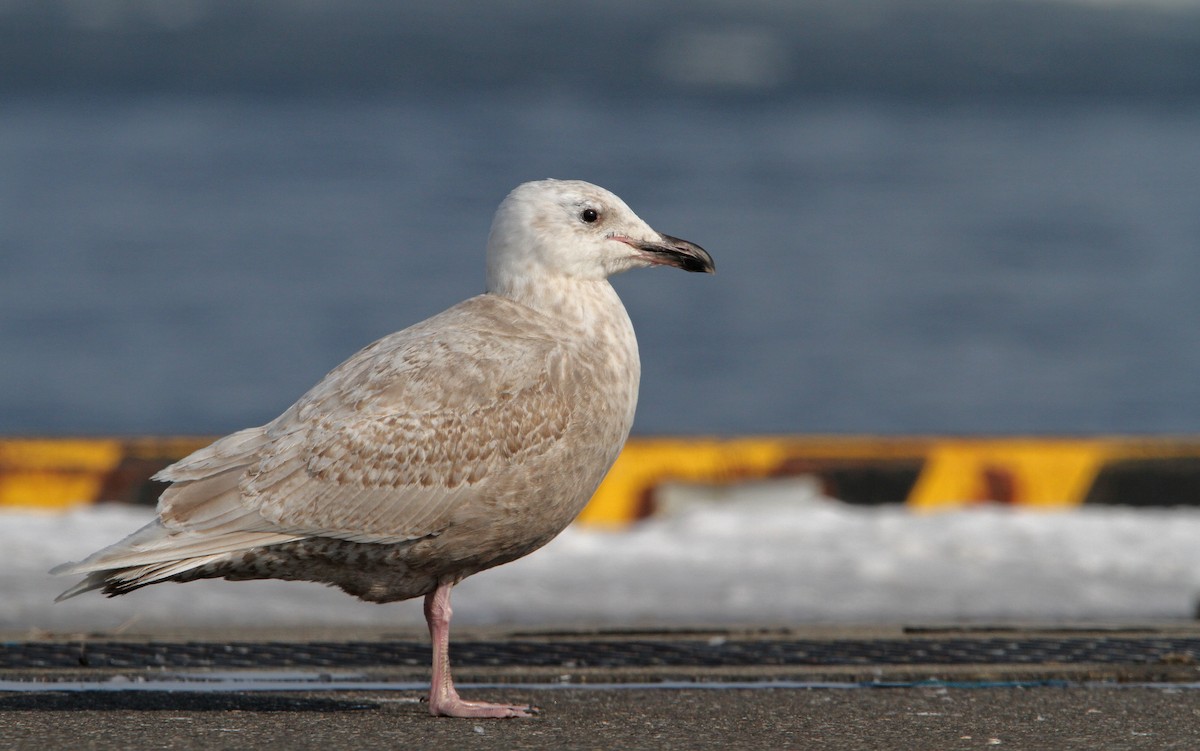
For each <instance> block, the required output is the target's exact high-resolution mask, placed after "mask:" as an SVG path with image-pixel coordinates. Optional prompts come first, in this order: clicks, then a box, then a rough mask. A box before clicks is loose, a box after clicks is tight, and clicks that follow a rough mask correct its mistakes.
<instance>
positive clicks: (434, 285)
mask: <svg viewBox="0 0 1200 751" xmlns="http://www.w3.org/2000/svg"><path fill="white" fill-rule="evenodd" d="M218 5H219V4H218ZM203 6H204V4H203V3H201V4H199V6H198V7H203ZM64 7H65V6H64ZM222 7H224V6H222ZM589 7H590V6H589ZM831 7H834V6H831ZM627 10H628V9H627ZM630 12H632V11H630ZM1195 17H1196V16H1188V18H1189V19H1194V18H1195ZM2 20H3V19H2V18H0V23H2ZM514 23H515V22H514ZM72 28H76V27H72ZM439 28H440V27H439ZM739 28H740V27H739ZM848 28H849V27H848ZM855 28H857V27H855ZM1131 28H1132V29H1134V31H1131V32H1130V34H1132V35H1134V36H1135V37H1136V34H1137V33H1140V32H1138V31H1137V30H1138V29H1142V30H1144V28H1145V27H1144V26H1133V27H1131ZM3 31H4V30H3V29H0V35H2V32H3ZM10 31H11V30H10ZM72 33H82V32H78V30H77V29H76V31H75V32H72ZM106 33H112V32H106ZM166 33H168V32H162V34H166ZM170 33H177V32H170ZM529 33H531V34H532V33H534V32H529ZM756 33H757V32H756ZM856 33H858V32H856ZM879 33H883V32H879ZM760 36H761V35H760ZM1180 36H1181V37H1183V38H1186V39H1188V40H1192V41H1191V42H1189V44H1192V42H1194V39H1196V38H1200V31H1197V32H1196V33H1195V34H1193V35H1191V36H1188V35H1187V34H1183V33H1181V34H1180ZM105 38H107V37H105ZM451 38H453V37H452V35H451ZM701 38H703V35H701ZM747 38H748V39H749V42H747V44H749V46H750V48H751V50H752V51H753V50H759V51H760V52H761V51H762V50H761V47H762V45H761V44H760V45H759V47H755V46H754V45H755V44H757V42H755V41H754V40H755V39H758V40H759V42H761V39H760V38H759V37H755V36H754V35H753V34H751V35H750V36H749V37H747ZM1096 38H1099V39H1106V38H1107V37H1104V36H1103V35H1098V36H1097V37H1096ZM1138 39H1139V38H1134V39H1133V41H1134V42H1138ZM530 41H531V42H532V41H533V39H532V37H531V38H530ZM743 41H745V40H743ZM1126 41H1128V40H1126ZM431 43H432V42H431ZM463 44H465V43H463ZM514 44H515V43H514ZM1131 44H1132V43H1131ZM1177 46H1178V45H1177ZM1183 46H1184V47H1185V48H1186V49H1192V48H1193V47H1194V46H1195V45H1194V44H1192V46H1191V47H1189V46H1188V45H1187V44H1184V45H1183ZM1051 47H1052V45H1051ZM768 48H769V44H768ZM939 49H940V48H939ZM1116 49H1123V48H1122V47H1120V46H1119V45H1118V47H1117V48H1116ZM1131 49H1132V50H1133V51H1132V52H1129V54H1128V55H1127V60H1135V61H1136V60H1142V59H1143V58H1144V57H1145V55H1143V54H1142V53H1143V52H1144V50H1143V49H1142V47H1141V46H1138V45H1137V44H1133V46H1132V47H1131ZM768 51H769V49H768ZM918 51H919V50H918ZM1135 53H1136V54H1135ZM6 54H12V53H11V51H10V53H6ZM262 54H266V53H262ZM314 54H318V55H320V54H324V55H326V57H327V58H329V59H332V56H331V55H332V53H328V51H323V50H318V51H317V52H315V53H314ZM588 54H592V55H600V54H601V53H600V52H597V51H595V50H591V49H590V48H589V52H588ZM913 54H916V53H913ZM938 54H945V53H944V51H942V52H938ZM769 57H770V56H769V55H768V58H769ZM843 57H845V56H843ZM30 59H32V58H30ZM597 59H599V58H597ZM757 59H759V58H755V57H754V56H753V55H751V63H753V62H754V60H757ZM772 59H773V58H772ZM838 59H839V60H841V59H842V58H838ZM938 59H939V58H938V57H937V55H934V54H933V53H932V52H931V53H930V56H929V57H928V58H926V59H925V62H931V61H932V62H936V61H937V60H938ZM1038 59H1039V60H1040V59H1041V58H1038ZM905 60H906V63H905V64H906V65H908V66H909V67H911V68H912V69H913V70H915V71H918V72H919V71H921V70H924V68H923V67H922V66H921V65H920V62H921V60H920V59H917V60H915V61H914V60H910V59H908V58H905ZM176 62H177V61H176ZM843 62H844V60H843ZM1119 63H1120V61H1119V60H1118V61H1117V62H1116V63H1114V62H1113V61H1112V60H1111V59H1109V58H1108V57H1104V58H1103V59H1102V60H1098V61H1097V62H1096V63H1095V66H1100V68H1101V69H1104V68H1105V66H1114V65H1115V66H1117V67H1119ZM1168 63H1169V61H1168ZM1168 63H1162V64H1161V66H1165V67H1163V71H1165V72H1162V71H1160V73H1161V74H1160V75H1158V76H1157V77H1148V78H1147V79H1146V80H1147V82H1148V83H1147V85H1146V87H1144V89H1145V90H1144V91H1142V92H1140V93H1139V92H1137V91H1133V92H1132V93H1131V91H1128V90H1126V89H1125V88H1122V86H1127V85H1128V84H1127V82H1122V81H1118V83H1119V84H1120V85H1119V86H1116V88H1114V89H1113V90H1111V91H1101V92H1099V93H1097V92H1096V91H1094V90H1092V89H1091V88H1089V86H1091V84H1088V85H1086V86H1085V85H1084V84H1083V83H1079V82H1080V81H1083V82H1084V83H1086V82H1089V81H1090V82H1093V83H1094V77H1091V78H1089V77H1088V76H1089V75H1091V74H1090V73H1088V71H1089V70H1093V68H1094V67H1095V66H1092V68H1089V67H1088V64H1087V63H1086V61H1082V62H1079V63H1078V66H1077V67H1078V69H1079V71H1081V72H1080V74H1079V75H1080V76H1082V78H1078V77H1077V79H1073V80H1075V81H1076V85H1075V86H1074V88H1072V87H1071V84H1070V82H1064V81H1062V80H1059V79H1052V78H1047V77H1046V76H1043V77H1042V78H1041V79H1037V80H1041V81H1043V83H1045V81H1047V80H1050V81H1051V82H1052V83H1054V82H1055V81H1057V83H1054V85H1055V86H1059V87H1066V90H1067V91H1069V92H1074V94H1076V95H1073V96H1068V95H1063V96H1045V95H1044V94H1045V91H1044V89H1045V88H1046V86H1049V84H1046V85H1045V86H1042V87H1041V88H1039V87H1038V86H1037V85H1035V83H1036V81H1034V82H1033V83H1030V82H1026V84H1025V85H1024V88H1023V89H1022V88H1021V87H1020V86H1019V84H1021V82H1022V80H1024V79H1021V78H1020V76H1017V78H1012V77H1010V79H1005V80H1008V81H1009V84H1011V86H1013V87H1016V88H1015V89H1013V90H1011V91H1009V90H1007V89H1005V90H1002V91H997V90H996V87H995V86H989V85H988V82H989V81H992V80H993V78H991V77H989V76H988V75H987V74H986V73H987V72H986V71H984V72H981V73H978V74H977V80H976V84H977V85H976V86H975V88H974V89H970V87H969V86H968V89H970V90H969V91H966V93H964V92H963V91H959V90H958V89H956V88H951V89H945V90H939V91H940V93H938V92H935V93H934V94H930V93H929V91H928V89H929V88H930V87H933V88H934V89H937V87H938V86H940V85H942V84H939V83H938V81H941V80H942V78H944V77H939V76H937V75H933V74H919V73H913V72H910V73H909V74H907V75H909V85H908V86H907V87H905V86H899V85H897V86H892V87H891V88H888V87H887V86H884V84H879V86H880V87H882V89H880V90H874V89H871V88H870V87H869V86H866V85H865V84H863V85H857V84H854V83H853V81H848V79H847V81H848V82H846V81H844V83H845V86H844V88H843V89H841V90H838V89H837V87H834V86H833V85H832V84H830V87H832V89H833V90H832V91H825V90H819V87H815V86H810V85H807V84H805V83H804V81H806V80H808V79H806V78H801V79H795V80H793V79H777V78H773V77H772V75H773V74H771V70H772V69H769V68H768V69H767V70H766V72H765V73H764V72H763V70H761V69H759V68H754V66H753V65H750V67H749V68H747V70H748V71H749V72H746V71H743V72H745V73H746V75H747V76H749V78H747V79H746V80H745V81H741V82H740V83H739V81H740V80H741V79H738V80H734V81H720V80H718V81H716V82H715V83H714V82H712V81H709V82H708V83H705V82H704V81H700V83H698V84H697V83H695V82H692V83H688V82H687V81H683V82H680V81H678V80H677V81H676V83H677V84H678V85H677V86H675V87H671V86H669V85H668V83H664V82H663V80H665V79H663V80H659V79H656V80H657V83H653V82H652V83H648V84H647V85H646V87H643V88H639V89H636V90H631V91H632V93H631V94H630V95H629V96H623V95H621V93H620V85H621V84H620V76H619V74H618V73H619V72H618V73H611V75H609V74H605V75H608V78H605V79H604V80H606V81H608V82H609V87H608V89H606V90H605V93H603V94H602V95H601V94H597V93H596V92H595V91H593V90H591V89H589V87H587V86H579V85H575V84H574V83H573V82H574V81H575V79H573V78H571V77H570V76H572V75H575V73H572V72H570V71H569V72H568V74H569V75H568V74H564V76H566V77H565V78H564V77H560V78H554V77H553V76H552V75H550V73H549V72H547V73H546V76H548V77H549V78H550V79H552V80H542V78H539V76H537V75H534V74H532V73H529V71H530V70H539V71H543V72H545V71H544V70H543V69H542V68H540V67H539V66H538V64H537V63H536V61H534V62H527V63H526V68H522V69H521V70H525V71H526V73H529V75H527V76H526V77H525V78H520V79H519V80H518V82H517V83H515V84H512V85H506V86H502V87H489V86H486V85H480V83H479V81H477V80H474V79H472V80H469V81H468V80H466V79H465V78H463V77H462V76H460V77H459V78H455V77H454V75H452V73H453V71H452V72H451V73H450V74H447V76H449V77H448V78H447V79H446V80H440V81H437V82H436V85H432V84H431V85H430V86H428V87H404V86H395V87H388V86H384V85H379V86H376V87H375V88H372V89H371V90H369V91H357V92H356V93H355V94H354V95H352V96H349V95H337V94H335V93H331V92H330V91H329V90H328V88H329V87H328V86H325V85H324V84H323V85H322V87H319V88H320V91H315V90H314V91H312V92H308V93H305V91H304V90H303V87H300V89H301V90H299V91H297V90H294V87H293V89H289V90H288V91H287V93H286V95H284V94H272V95H266V94H262V93H261V92H259V91H258V90H257V88H256V87H257V86H258V85H259V84H260V83H262V76H260V77H259V78H257V79H256V78H254V76H253V75H251V79H253V80H252V81H251V83H250V84H247V85H246V86H238V85H234V84H230V83H229V82H227V81H225V79H222V78H220V77H219V76H216V77H213V76H208V77H207V78H206V77H205V75H202V74H199V73H198V74H197V77H196V80H198V81H200V82H201V83H203V84H204V85H196V86H189V85H176V84H178V83H179V81H184V83H185V84H186V83H187V82H188V81H191V80H192V79H189V78H188V76H187V74H186V69H184V70H183V72H179V68H178V66H176V67H174V68H172V67H170V66H166V69H168V72H170V71H175V73H174V75H176V78H174V79H173V78H171V77H170V75H167V74H163V75H164V76H166V78H164V79H162V80H158V79H155V80H151V81H149V82H146V81H140V80H135V79H134V78H130V77H129V76H126V77H124V78H122V76H121V74H120V71H117V72H116V73H111V75H110V76H109V78H108V79H105V80H108V81H109V82H110V83H111V84H112V85H111V86H108V87H107V88H105V87H103V86H93V85H92V83H89V81H90V79H88V80H87V81H85V82H84V84H79V85H73V84H72V83H71V80H72V79H71V75H69V73H70V71H68V72H67V73H62V72H61V71H59V72H57V73H56V72H55V71H50V72H46V71H45V70H42V71H41V72H40V73H38V76H41V78H39V77H38V76H33V75H32V74H30V76H27V77H26V78H24V79H22V84H21V86H20V87H19V88H20V91H18V92H16V93H11V94H10V95H9V96H6V97H5V100H4V101H3V105H2V106H0V433H3V434H26V433H45V434H75V433H173V432H185V433H219V432H224V431H229V430H234V429H237V428H240V427H244V426H247V425H250V424H257V423H261V422H264V421H266V420H269V419H271V418H272V417H274V416H275V415H276V414H278V413H279V412H280V411H281V410H282V409H284V408H285V407H287V406H288V405H289V404H290V403H291V402H292V401H293V400H294V399H295V398H296V397H297V396H299V394H301V393H302V392H303V391H304V390H305V389H307V388H308V387H309V386H311V385H312V384H313V383H314V382H315V381H316V380H318V379H319V378H320V377H321V376H322V375H323V374H324V373H325V372H326V371H328V370H329V369H330V368H332V367H333V366H334V365H336V364H337V363H338V362H340V361H341V360H342V359H344V358H345V357H346V356H348V355H350V354H351V353H352V352H354V351H355V350H356V349H358V348H360V347H361V346H363V345H365V344H367V343H368V342H370V341H372V340H373V339H375V338H377V337H379V336H381V335H383V334H385V333H388V332H390V331H393V330H397V329H399V328H402V327H404V326H407V325H409V324H411V323H414V322H416V321H418V320H420V319H422V318H424V317H426V316H428V315H430V314H432V313H435V312H437V311H439V310H441V309H442V308H444V307H446V306H448V305H450V304H452V303H454V302H457V301H458V300H460V299H462V298H465V297H467V296H469V295H472V294H475V293H477V292H479V291H481V290H482V284H483V259H482V254H483V245H484V242H485V238H486V234H487V230H488V226H489V223H490V220H491V215H492V212H493V210H494V208H495V206H496V204H497V203H498V202H499V201H500V199H501V198H502V197H503V196H504V195H505V193H506V192H507V191H508V190H509V189H510V188H511V187H512V186H514V185H515V184H517V183H519V182H521V181H523V180H527V179H534V178H541V177H547V176H554V177H564V178H582V179H587V180H591V181H593V182H597V183H600V184H602V185H605V186H606V187H609V188H611V189H613V190H614V191H615V192H617V193H618V194H619V195H621V196H622V197H623V198H625V199H626V201H627V202H628V203H629V204H630V205H631V206H632V207H633V208H634V209H635V210H636V211H637V212H638V213H639V214H640V215H641V216H642V217H643V218H645V219H646V220H647V221H649V222H650V223H651V225H653V226H655V227H656V228H658V229H660V230H662V231H665V232H668V233H670V234H674V235H678V236H681V237H685V238H687V239H689V240H693V241H695V242H698V243H700V244H701V245H703V246H704V247H706V248H707V249H708V250H709V251H710V252H711V253H712V255H713V256H714V258H715V259H716V262H717V268H718V273H717V275H716V276H714V277H707V276H704V277H702V276H698V275H690V274H682V273H678V272H673V271H669V270H654V271H647V272H641V273H635V274H630V275H627V276H625V277H620V278H618V279H616V280H615V284H616V286H617V288H618V290H619V291H620V293H621V295H622V297H623V299H624V300H625V301H626V305H627V307H628V308H629V310H630V314H631V316H632V318H633V320H634V324H635V327H636V328H637V330H638V335H639V340H640V342H641V349H642V360H643V381H642V398H641V404H640V406H639V411H638V419H637V424H636V427H635V431H636V432H639V433H643V434H656V433H677V432H678V433H723V434H729V433H747V432H859V431H866V432H885V433H900V432H964V433H974V432H987V433H1010V432H1050V433H1064V432H1066V433H1091V432H1200V295H1198V294H1197V290H1198V289H1200V98H1189V97H1188V96H1184V95H1182V94H1180V92H1181V91H1182V92H1185V93H1186V91H1187V90H1188V89H1187V86H1189V85H1192V81H1191V79H1192V78H1195V76H1196V70H1200V69H1192V68H1189V67H1186V66H1187V65H1190V62H1189V61H1188V60H1183V62H1182V63H1180V64H1179V65H1180V66H1184V67H1179V66H1176V67H1171V66H1170V65H1169V64H1168ZM748 65H749V64H748ZM81 66H82V64H81ZM101 67H102V66H101ZM884 67H886V66H884ZM1143 67H1144V66H1143ZM883 69H884V68H880V70H883ZM84 70H85V67H77V69H76V73H77V74H78V75H84V74H83V73H81V72H80V71H84ZM155 70H158V69H155ZM1139 70H1141V69H1139ZM255 71H258V73H260V74H261V73H262V69H254V70H252V71H251V73H252V74H253V73H255ZM268 72H269V71H268ZM335 72H336V71H335ZM1093 72H1094V71H1093ZM351 73H352V72H351ZM1085 74H1087V75H1085ZM263 75H265V74H263ZM346 75H351V74H349V73H348V74H346ZM597 75H598V76H600V74H599V73H598V74H597ZM713 75H716V74H713ZM921 75H925V77H924V78H921V77H920V76H921ZM964 75H965V74H964ZM1014 75H1016V74H1014ZM55 76H58V77H57V78H56V77H55ZM330 76H334V73H330ZM754 76H758V78H755V77H754ZM151 77H153V76H151ZM601 77H603V76H601ZM810 77H811V76H810ZM160 78H161V77H160ZM334 78H336V76H334ZM843 78H844V77H843ZM959 78H963V76H958V77H957V78H955V81H954V82H953V83H954V86H957V87H959V88H961V87H962V86H964V85H967V84H969V83H970V81H969V80H968V81H967V84H963V83H962V81H959V80H958V79H959ZM347 80H348V81H349V80H350V79H347ZM672 80H674V79H672ZM781 80H782V82H780V81H781ZM862 80H863V81H871V80H874V81H876V82H878V81H880V80H883V79H881V78H879V77H878V76H877V77H876V78H875V79H871V78H869V77H868V76H866V74H865V73H864V74H862ZM613 81H616V83H613ZM797 81H799V83H797ZM256 82H257V83H256ZM456 82H457V83H456ZM922 82H923V83H922ZM1180 82H1183V83H1180ZM459 84H461V85H459ZM710 84H711V85H710ZM918 84H921V85H918ZM3 85H4V84H2V83H0V87H3ZM922 86H924V87H925V88H923V89H922V88H921V87H922ZM1181 86H1182V88H1180V87H1181ZM739 87H741V88H739ZM1172 87H1174V88H1172ZM1051 88H1053V87H1051ZM884 89H886V90H884ZM916 89H920V90H921V91H922V92H924V93H922V94H920V95H917V94H912V95H906V94H905V91H910V92H911V90H916ZM1197 90H1200V87H1198V89H1197ZM839 91H840V93H839ZM1164 91H1165V92H1167V93H1162V92H1164ZM1147 92H1148V93H1147ZM1155 92H1159V93H1157V94H1156V93H1155ZM1142 94H1146V95H1144V96H1143V95H1142Z"/></svg>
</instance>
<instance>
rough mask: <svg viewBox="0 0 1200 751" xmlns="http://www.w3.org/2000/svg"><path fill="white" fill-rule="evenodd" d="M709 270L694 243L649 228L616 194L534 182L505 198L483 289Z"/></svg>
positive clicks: (708, 260) (570, 183) (571, 183)
mask: <svg viewBox="0 0 1200 751" xmlns="http://www.w3.org/2000/svg"><path fill="white" fill-rule="evenodd" d="M646 266H674V267H676V268H680V269H683V270H684V271H704V272H708V273H710V274H711V273H712V272H713V270H714V266H713V260H712V257H711V256H710V255H709V254H708V253H707V252H706V251H705V250H704V248H701V247H700V246H699V245H696V244H694V243H690V242H688V241H687V240H680V239H679V238H677V237H671V236H670V235H664V234H662V233H660V232H656V231H655V230H653V229H651V227H650V225H648V224H646V223H645V222H644V221H642V220H641V218H639V217H638V215H637V214H635V213H633V210H632V209H630V208H629V207H628V206H626V205H625V202H624V201H622V200H621V199H620V198H618V197H617V196H615V195H613V194H612V193H611V192H609V191H607V190H605V189H604V188H601V187H600V186H598V185H592V184H591V183H586V182H583V181H581V180H538V181H535V182H528V183H524V184H522V185H519V186H517V187H516V189H514V190H513V192H511V193H509V194H508V197H507V198H505V199H504V202H503V203H501V204H500V208H499V209H497V211H496V218H495V219H494V220H493V221H492V231H491V234H490V235H489V237H488V257H487V276H488V278H487V283H488V284H487V286H488V290H489V291H493V292H501V291H503V290H505V289H511V288H512V287H513V286H514V285H515V286H524V285H526V284H529V283H531V282H533V283H536V282H537V281H539V280H554V279H578V280H601V279H605V278H607V277H609V276H611V275H613V274H619V273H621V272H622V271H628V270H629V269H636V268H644V267H646Z"/></svg>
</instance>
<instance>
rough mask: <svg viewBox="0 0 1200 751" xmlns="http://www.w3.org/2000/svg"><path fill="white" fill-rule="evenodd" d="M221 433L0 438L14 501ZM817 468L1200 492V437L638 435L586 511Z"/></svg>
mask: <svg viewBox="0 0 1200 751" xmlns="http://www.w3.org/2000/svg"><path fill="white" fill-rule="evenodd" d="M209 440H210V439H207V438H192V437H185V438H134V439H123V438H61V439H19V438H9V439H0V506H8V507H16V506H23V507H39V508H49V509H61V508H66V507H69V506H72V505H76V504H80V503H93V502H97V501H107V500H117V501H127V502H135V503H153V502H154V500H155V499H156V497H157V495H158V492H159V491H160V490H161V487H160V486H158V485H157V484H156V483H153V482H151V481H150V480H149V478H150V476H151V475H152V474H154V472H156V471H158V470H159V469H161V468H162V467H164V466H166V465H167V464H170V463H171V462H173V461H175V460H177V459H179V458H181V457H183V456H185V455H187V454H188V453H190V452H191V451H194V450H195V449H197V448H200V447H201V446H203V445H205V444H206V443H207V442H208V441H209ZM797 475H808V476H812V477H815V478H817V479H818V480H819V481H820V483H821V486H822V488H823V489H824V491H825V492H826V493H827V494H829V495H831V496H833V497H836V498H840V499H842V500H845V501H847V502H850V503H863V504H875V503H907V504H909V505H910V506H912V507H913V508H914V509H919V510H938V509H945V508H955V507H960V506H963V505H965V504H971V503H978V502H985V501H991V502H1000V503H1012V504H1022V505H1031V506H1038V507H1064V506H1076V505H1079V504H1082V503H1085V502H1087V503H1133V504H1146V505H1167V504H1181V503H1183V504H1200V437H1155V438H1138V437H1098V438H940V437H896V438H884V437H871V436H865V437H864V436H844V437H827V436H815V437H809V436H777V437H740V438H730V439H720V438H634V439H631V440H630V441H629V443H628V445H627V446H626V447H625V451H624V452H622V454H621V456H620V457H619V458H618V459H617V463H616V464H615V465H614V466H613V469H612V471H611V472H610V473H609V475H608V477H607V478H606V479H605V480H604V482H603V484H601V486H600V488H599V490H597V492H596V495H595V497H594V498H593V499H592V501H591V503H590V504H589V505H588V507H587V508H586V509H585V510H584V512H583V514H582V516H581V517H580V520H581V521H582V522H585V523H589V524H599V525H619V524H624V523H628V522H629V521H631V520H634V519H638V518H641V517H643V516H646V515H649V514H651V513H653V512H654V509H655V492H656V489H657V488H659V487H661V486H662V485H663V484H664V483H668V482H689V483H702V484H732V483H737V482H744V481H750V480H758V481H761V480H769V479H770V478H777V477H794V476H797Z"/></svg>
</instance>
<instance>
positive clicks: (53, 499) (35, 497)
mask: <svg viewBox="0 0 1200 751" xmlns="http://www.w3.org/2000/svg"><path fill="white" fill-rule="evenodd" d="M122 453H123V450H122V443H121V441H119V440H116V439H7V440H3V441H0V506H32V507H38V508H49V509H61V508H66V507H69V506H73V505H76V504H79V503H89V502H91V501H94V500H95V499H96V496H97V495H98V493H99V491H100V488H101V486H102V485H103V483H104V478H105V476H106V475H107V474H108V473H109V472H111V471H112V470H113V468H114V467H116V466H117V463H118V462H120V461H121V456H122Z"/></svg>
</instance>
